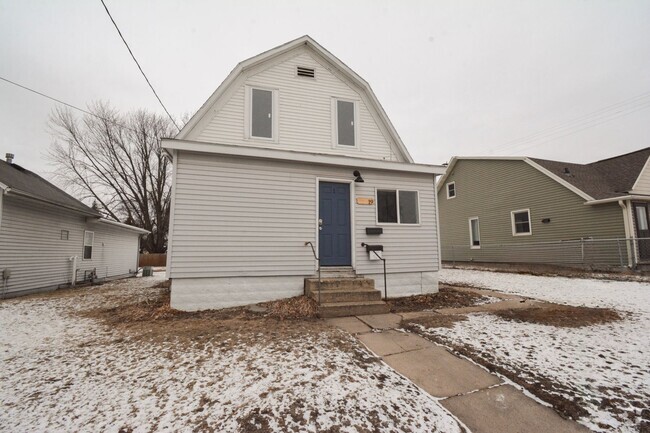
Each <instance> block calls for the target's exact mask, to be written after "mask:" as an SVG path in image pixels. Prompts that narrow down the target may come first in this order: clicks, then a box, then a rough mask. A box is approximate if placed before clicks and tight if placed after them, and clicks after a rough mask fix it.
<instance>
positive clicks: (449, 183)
mask: <svg viewBox="0 0 650 433" xmlns="http://www.w3.org/2000/svg"><path fill="white" fill-rule="evenodd" d="M449 185H453V186H454V195H452V196H450V195H449ZM445 188H446V189H447V200H451V199H452V198H456V196H457V195H458V194H457V193H456V181H453V182H447V183H446V184H445Z"/></svg>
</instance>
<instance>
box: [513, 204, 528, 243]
mask: <svg viewBox="0 0 650 433" xmlns="http://www.w3.org/2000/svg"><path fill="white" fill-rule="evenodd" d="M524 212H528V232H527V233H517V230H516V226H515V214H516V213H524ZM510 224H511V225H512V235H513V236H531V235H532V234H533V219H532V218H531V216H530V209H518V210H513V211H512V212H510Z"/></svg>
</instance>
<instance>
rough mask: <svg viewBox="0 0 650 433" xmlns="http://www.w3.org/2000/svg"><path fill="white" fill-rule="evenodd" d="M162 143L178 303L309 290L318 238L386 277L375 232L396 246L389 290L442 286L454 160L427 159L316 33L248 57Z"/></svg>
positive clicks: (326, 260) (326, 248) (399, 292)
mask: <svg viewBox="0 0 650 433" xmlns="http://www.w3.org/2000/svg"><path fill="white" fill-rule="evenodd" d="M162 146H163V148H164V149H166V151H167V152H168V154H169V155H170V156H171V158H172V159H173V167H174V168H173V186H172V210H171V222H170V228H169V248H168V254H167V275H168V277H169V278H171V279H172V289H171V303H172V307H174V308H177V309H183V310H200V309H207V308H222V307H229V306H236V305H244V304H250V303H256V302H261V301H267V300H273V299H279V298H284V297H290V296H296V295H300V294H302V293H303V284H304V283H303V281H304V279H305V278H306V277H313V276H314V275H315V274H316V271H317V263H316V261H315V259H314V255H313V254H312V251H311V248H310V247H309V246H306V245H305V243H306V242H312V243H313V244H314V245H315V248H316V251H317V253H318V254H319V256H320V259H321V266H322V269H324V270H327V269H328V268H335V269H339V270H340V269H346V270H347V271H348V275H349V273H354V274H355V275H356V276H364V277H366V278H372V279H374V280H375V283H376V286H377V287H378V288H383V266H382V262H381V261H380V260H373V258H374V254H370V253H368V252H367V251H366V248H365V247H363V246H362V243H366V244H371V245H382V246H383V248H384V251H383V257H384V258H385V259H386V266H387V272H388V284H387V285H388V296H389V297H395V296H404V295H410V294H421V293H432V292H436V291H437V290H438V270H439V268H440V257H439V247H438V227H437V226H438V219H437V203H436V194H435V177H436V175H441V174H443V173H444V167H441V166H433V165H424V164H415V163H413V159H412V158H411V156H410V155H409V153H408V151H407V150H406V147H405V146H404V144H403V143H402V141H401V140H400V137H399V136H398V134H397V132H396V131H395V129H394V127H393V125H392V124H391V122H390V120H389V119H388V117H387V116H386V113H385V112H384V110H383V109H382V107H381V105H380V104H379V101H378V100H377V98H376V97H375V95H374V93H373V92H372V90H371V88H370V86H369V85H368V83H367V82H366V81H364V80H363V79H362V78H361V77H360V76H358V75H357V74H356V73H355V72H354V71H352V70H351V69H350V68H349V67H347V66H346V65H345V64H343V63H342V62H341V61H340V60H339V59H337V58H336V57H334V56H333V55H332V54H331V53H329V52H328V51H326V50H325V49H324V48H323V47H321V46H320V45H319V44H317V43H316V42H315V41H314V40H313V39H311V38H310V37H309V36H303V37H301V38H299V39H296V40H294V41H291V42H289V43H287V44H284V45H282V46H279V47H277V48H274V49H272V50H270V51H267V52H264V53H262V54H260V55H258V56H255V57H253V58H250V59H248V60H246V61H244V62H242V63H240V64H239V65H237V67H236V68H235V69H234V70H233V71H232V72H231V73H230V75H229V76H228V77H227V78H226V80H225V81H224V82H223V83H222V84H221V86H219V88H218V89H217V90H216V91H215V92H214V93H213V94H212V96H210V98H209V99H208V100H207V101H206V102H205V104H203V106H202V107H201V108H200V109H199V111H198V112H197V113H196V114H195V115H194V116H193V117H192V118H191V119H190V121H189V122H188V123H187V124H186V125H185V127H184V128H183V129H182V131H181V132H180V133H179V134H178V135H177V136H176V138H175V139H166V140H163V144H162ZM357 172H358V173H357ZM368 229H369V230H368ZM378 231H381V234H372V233H373V232H374V233H376V232H378Z"/></svg>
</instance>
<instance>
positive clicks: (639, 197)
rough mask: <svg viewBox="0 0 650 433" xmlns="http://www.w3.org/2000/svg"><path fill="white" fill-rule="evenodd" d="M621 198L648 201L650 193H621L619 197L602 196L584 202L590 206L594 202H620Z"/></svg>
mask: <svg viewBox="0 0 650 433" xmlns="http://www.w3.org/2000/svg"><path fill="white" fill-rule="evenodd" d="M622 200H641V201H650V195H640V194H634V195H622V196H620V197H612V198H603V199H600V200H589V201H587V202H585V204H586V205H590V206H591V205H595V204H604V203H614V202H620V201H622Z"/></svg>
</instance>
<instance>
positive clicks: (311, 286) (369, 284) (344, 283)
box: [305, 278, 375, 292]
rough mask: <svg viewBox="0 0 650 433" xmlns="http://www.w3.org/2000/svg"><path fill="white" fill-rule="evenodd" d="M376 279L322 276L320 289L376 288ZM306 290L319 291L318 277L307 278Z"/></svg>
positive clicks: (349, 289)
mask: <svg viewBox="0 0 650 433" xmlns="http://www.w3.org/2000/svg"><path fill="white" fill-rule="evenodd" d="M374 288H375V280H373V279H370V278H322V279H321V283H320V289H321V291H323V290H347V291H351V290H368V289H371V290H374ZM305 290H307V291H311V292H314V291H318V278H305Z"/></svg>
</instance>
